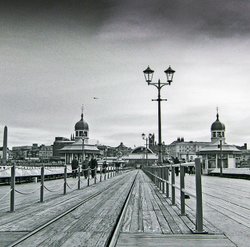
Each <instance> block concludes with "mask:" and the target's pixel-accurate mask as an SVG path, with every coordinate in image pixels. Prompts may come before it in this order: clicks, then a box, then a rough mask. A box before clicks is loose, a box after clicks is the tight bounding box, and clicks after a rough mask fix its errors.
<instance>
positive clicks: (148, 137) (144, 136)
mask: <svg viewBox="0 0 250 247" xmlns="http://www.w3.org/2000/svg"><path fill="white" fill-rule="evenodd" d="M141 136H142V139H143V140H145V141H146V164H147V166H148V143H149V139H150V138H151V137H152V134H149V135H148V136H147V137H146V135H145V134H144V133H142V134H141Z"/></svg>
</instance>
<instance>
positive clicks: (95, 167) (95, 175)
mask: <svg viewBox="0 0 250 247" xmlns="http://www.w3.org/2000/svg"><path fill="white" fill-rule="evenodd" d="M94 169H95V177H94V183H95V184H96V175H97V168H96V167H95V168H94Z"/></svg>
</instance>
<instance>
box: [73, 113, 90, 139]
mask: <svg viewBox="0 0 250 247" xmlns="http://www.w3.org/2000/svg"><path fill="white" fill-rule="evenodd" d="M83 137H84V138H85V139H87V138H89V125H88V123H87V122H86V121H84V119H83V113H82V114H81V119H80V120H79V121H78V122H77V123H76V124H75V139H76V140H77V139H82V138H83Z"/></svg>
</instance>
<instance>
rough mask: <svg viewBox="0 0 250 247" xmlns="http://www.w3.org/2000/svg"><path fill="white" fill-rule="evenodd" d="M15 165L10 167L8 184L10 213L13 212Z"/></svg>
mask: <svg viewBox="0 0 250 247" xmlns="http://www.w3.org/2000/svg"><path fill="white" fill-rule="evenodd" d="M15 172H16V165H15V164H13V166H12V167H11V182H10V186H11V187H10V189H11V192H10V212H14V211H15V180H16V174H15Z"/></svg>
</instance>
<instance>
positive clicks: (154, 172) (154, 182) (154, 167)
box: [153, 167, 157, 186]
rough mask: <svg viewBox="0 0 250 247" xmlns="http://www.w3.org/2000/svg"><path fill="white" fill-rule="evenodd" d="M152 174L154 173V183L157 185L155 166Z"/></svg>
mask: <svg viewBox="0 0 250 247" xmlns="http://www.w3.org/2000/svg"><path fill="white" fill-rule="evenodd" d="M153 171H154V172H153V174H154V184H155V185H156V186H157V184H156V168H155V167H154V169H153Z"/></svg>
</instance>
